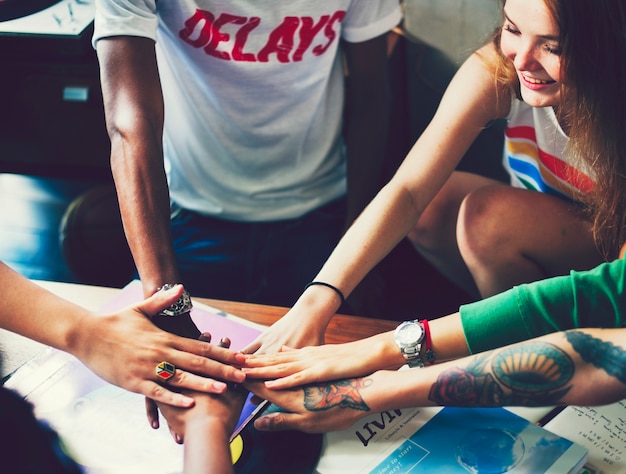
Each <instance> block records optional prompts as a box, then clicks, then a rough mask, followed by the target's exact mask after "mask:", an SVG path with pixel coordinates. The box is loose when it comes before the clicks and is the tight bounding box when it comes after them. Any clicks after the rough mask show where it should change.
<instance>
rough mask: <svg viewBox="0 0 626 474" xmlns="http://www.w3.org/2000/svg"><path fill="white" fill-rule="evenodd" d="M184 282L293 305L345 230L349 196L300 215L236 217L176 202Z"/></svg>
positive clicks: (197, 292)
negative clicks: (245, 219) (286, 217)
mask: <svg viewBox="0 0 626 474" xmlns="http://www.w3.org/2000/svg"><path fill="white" fill-rule="evenodd" d="M172 211H173V212H172V233H173V238H174V248H175V252H176V258H177V261H178V265H179V270H180V272H181V276H182V282H183V283H184V284H185V287H186V288H187V289H188V290H189V291H190V293H191V294H192V295H194V296H199V297H207V298H217V299H228V300H233V301H246V302H253V303H263V304H270V305H278V306H291V305H293V303H294V302H295V301H296V299H297V298H298V296H299V295H300V293H302V290H303V288H304V285H306V284H307V283H308V282H309V281H311V280H312V279H313V278H314V277H315V275H316V274H317V272H318V271H319V270H320V268H321V267H322V265H323V264H324V262H325V261H326V259H327V258H328V256H329V255H330V253H331V251H332V250H333V248H334V247H335V245H336V244H337V242H338V240H339V237H340V236H341V233H342V230H343V226H344V222H345V211H346V208H345V199H339V200H336V201H333V202H331V203H329V204H326V205H324V206H322V207H321V208H319V209H316V210H314V211H312V212H310V213H309V214H306V215H305V216H303V217H300V218H297V219H290V220H284V221H274V222H232V221H225V220H221V219H215V218H213V217H207V216H203V215H201V214H198V213H196V212H192V211H188V210H186V209H181V208H177V207H176V206H175V205H174V206H173V208H172Z"/></svg>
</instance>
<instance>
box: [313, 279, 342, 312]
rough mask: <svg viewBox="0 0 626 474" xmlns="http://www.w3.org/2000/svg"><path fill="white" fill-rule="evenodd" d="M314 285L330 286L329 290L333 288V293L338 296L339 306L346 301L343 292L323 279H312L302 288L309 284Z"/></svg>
mask: <svg viewBox="0 0 626 474" xmlns="http://www.w3.org/2000/svg"><path fill="white" fill-rule="evenodd" d="M314 285H321V286H325V287H326V288H330V289H331V290H333V291H334V292H335V293H337V296H339V299H340V300H341V305H340V307H341V306H343V304H344V303H345V302H346V297H345V296H343V293H342V292H341V290H340V289H339V288H337V287H335V286H333V285H331V284H330V283H326V282H324V281H312V282H311V283H308V284H307V285H306V286H305V287H304V289H305V290H306V289H307V288H308V287H309V286H314Z"/></svg>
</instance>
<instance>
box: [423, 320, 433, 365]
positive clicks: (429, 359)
mask: <svg viewBox="0 0 626 474" xmlns="http://www.w3.org/2000/svg"><path fill="white" fill-rule="evenodd" d="M420 323H422V325H423V326H424V336H425V339H426V341H425V343H424V344H425V345H426V352H425V353H424V355H425V356H426V363H427V364H428V365H433V364H434V363H435V353H434V352H433V339H432V337H431V336H430V326H429V325H428V320H427V319H422V320H421V321H420Z"/></svg>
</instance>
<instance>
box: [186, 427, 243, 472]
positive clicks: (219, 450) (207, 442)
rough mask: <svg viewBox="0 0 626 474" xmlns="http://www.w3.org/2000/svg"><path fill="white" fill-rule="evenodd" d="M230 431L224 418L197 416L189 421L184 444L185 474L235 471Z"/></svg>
mask: <svg viewBox="0 0 626 474" xmlns="http://www.w3.org/2000/svg"><path fill="white" fill-rule="evenodd" d="M230 433H231V432H230V431H229V430H228V428H227V427H226V426H225V423H224V420H220V419H218V418H216V417H214V416H209V415H207V416H204V417H201V418H199V417H196V419H194V420H190V421H189V422H188V423H187V426H186V430H185V444H184V470H183V472H184V473H185V474H199V473H207V474H209V473H214V472H219V473H224V474H227V473H229V472H233V464H232V458H231V454H230V449H229V438H230Z"/></svg>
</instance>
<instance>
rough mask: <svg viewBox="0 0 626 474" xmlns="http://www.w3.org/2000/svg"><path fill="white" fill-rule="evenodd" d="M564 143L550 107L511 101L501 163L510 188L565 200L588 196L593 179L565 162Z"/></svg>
mask: <svg viewBox="0 0 626 474" xmlns="http://www.w3.org/2000/svg"><path fill="white" fill-rule="evenodd" d="M568 140H569V138H568V137H567V135H566V134H565V132H564V131H563V129H562V128H561V126H560V125H559V123H558V120H557V118H556V115H555V113H554V109H553V108H552V107H531V106H529V105H528V104H526V103H524V102H523V101H520V100H517V99H513V100H512V104H511V113H510V114H509V117H508V124H507V126H506V130H505V138H504V160H503V163H504V167H505V168H506V170H507V171H508V173H509V176H510V177H511V185H512V186H514V187H517V188H523V189H529V190H533V191H539V192H542V193H546V194H551V195H553V196H558V197H561V198H565V199H568V200H572V199H573V200H578V199H577V197H579V196H580V193H583V194H587V193H589V192H590V191H591V189H592V188H593V180H592V179H591V178H590V176H589V175H588V174H585V173H584V172H583V171H581V170H579V169H577V168H575V167H574V166H573V164H572V163H570V162H568V159H567V154H566V148H567V143H568Z"/></svg>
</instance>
